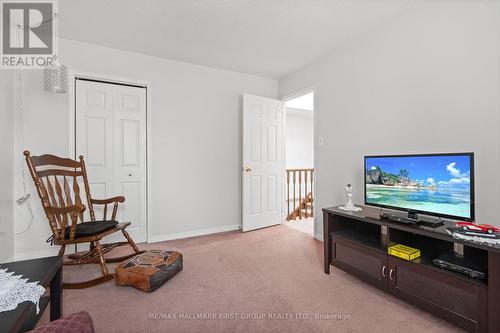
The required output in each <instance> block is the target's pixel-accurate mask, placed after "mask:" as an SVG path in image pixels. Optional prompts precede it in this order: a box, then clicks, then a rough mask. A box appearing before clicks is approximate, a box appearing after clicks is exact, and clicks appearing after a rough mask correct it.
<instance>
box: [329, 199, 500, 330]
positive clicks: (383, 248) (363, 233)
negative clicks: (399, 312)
mask: <svg viewBox="0 0 500 333" xmlns="http://www.w3.org/2000/svg"><path fill="white" fill-rule="evenodd" d="M361 207H362V208H363V210H362V211H361V212H346V211H343V210H341V209H339V208H337V207H332V208H325V209H323V237H324V251H325V252H324V269H325V273H326V274H330V265H333V266H335V267H337V268H340V269H342V270H343V271H346V272H348V273H349V274H351V275H353V276H355V277H357V278H359V279H361V280H363V281H365V282H367V283H370V284H372V285H374V286H376V287H378V288H380V289H383V290H385V291H387V292H389V293H390V294H392V295H394V296H396V297H398V298H401V299H404V300H405V301H407V302H409V303H411V304H413V305H415V306H417V307H419V308H421V309H423V310H426V311H429V312H431V313H433V314H434V315H436V316H439V317H441V318H443V319H446V320H448V321H450V322H452V323H454V324H456V325H458V326H460V327H462V328H464V329H466V330H468V331H471V332H491V333H494V332H495V333H496V332H500V246H497V245H496V246H488V245H484V244H479V243H473V242H468V241H461V240H457V239H454V238H453V237H451V235H449V234H448V232H447V231H446V229H447V227H450V226H453V225H454V223H453V222H446V224H445V225H444V226H441V227H438V228H431V227H426V226H411V225H404V224H398V223H394V222H390V221H387V220H382V219H380V218H379V212H380V209H377V208H373V207H366V206H361ZM396 243H398V244H404V245H408V246H412V247H415V248H418V249H420V251H421V257H420V259H416V260H414V261H406V260H403V259H399V258H397V257H394V256H391V255H389V254H388V253H387V247H388V246H389V245H391V244H396ZM454 243H459V244H462V245H463V255H464V257H466V258H469V259H472V260H482V261H484V264H485V265H487V267H488V274H487V279H485V280H478V279H474V278H470V277H468V276H465V275H462V274H459V273H455V272H452V271H448V270H444V269H442V268H439V267H437V266H435V265H434V264H433V263H432V260H433V259H435V258H437V257H438V256H439V255H441V254H445V253H451V252H453V251H454Z"/></svg>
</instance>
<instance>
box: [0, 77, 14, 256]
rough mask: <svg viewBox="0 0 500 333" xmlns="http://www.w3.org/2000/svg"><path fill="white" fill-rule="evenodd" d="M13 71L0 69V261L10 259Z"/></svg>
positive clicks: (11, 237)
mask: <svg viewBox="0 0 500 333" xmlns="http://www.w3.org/2000/svg"><path fill="white" fill-rule="evenodd" d="M13 82H14V72H13V71H11V70H8V71H7V70H2V71H0V135H1V139H0V156H1V157H0V188H1V190H0V262H3V261H8V260H9V259H11V257H12V255H13V250H14V242H13V226H14V225H13V223H12V222H13V220H12V217H13V197H12V174H13V169H12V149H13V144H14V143H13V130H12V127H13V119H14V118H13V117H14V113H13V107H14V88H13Z"/></svg>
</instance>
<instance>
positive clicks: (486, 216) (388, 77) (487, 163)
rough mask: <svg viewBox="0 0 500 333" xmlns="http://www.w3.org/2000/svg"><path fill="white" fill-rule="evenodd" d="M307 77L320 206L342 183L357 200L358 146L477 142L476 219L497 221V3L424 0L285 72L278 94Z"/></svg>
mask: <svg viewBox="0 0 500 333" xmlns="http://www.w3.org/2000/svg"><path fill="white" fill-rule="evenodd" d="M313 85H314V86H316V95H315V97H316V106H317V109H316V110H315V112H317V119H316V123H317V128H316V130H317V137H316V140H318V138H319V137H323V138H324V145H323V146H318V150H317V154H318V156H317V157H316V163H317V164H316V166H315V167H316V170H317V178H316V179H317V183H316V184H317V187H316V190H317V198H316V199H317V203H318V205H317V207H318V208H323V207H328V206H332V205H335V204H340V203H342V202H343V200H344V199H343V186H344V184H346V183H353V186H354V190H355V194H356V195H355V200H356V202H358V203H361V200H362V187H363V160H362V159H363V155H367V154H389V153H424V152H425V153H427V152H448V151H449V152H454V151H473V152H475V153H476V169H475V175H476V211H477V213H476V216H477V220H478V222H482V223H492V224H496V225H497V226H499V225H500V221H499V219H498V208H497V206H498V203H499V202H500V191H499V188H500V177H498V170H499V165H500V3H499V2H493V1H468V2H460V1H455V2H450V1H446V2H439V3H438V2H431V3H427V4H425V5H422V6H420V7H418V8H416V9H415V10H412V11H411V12H407V13H406V14H404V15H402V16H400V17H398V18H396V19H394V20H393V21H392V22H389V23H387V24H385V25H384V26H383V27H380V28H378V29H376V30H374V31H372V32H370V33H368V34H366V35H364V36H362V37H360V38H357V39H356V40H353V41H351V42H349V43H347V44H345V45H344V46H343V47H342V48H339V49H337V50H335V51H333V52H332V53H331V54H329V55H328V56H326V57H324V58H322V59H320V60H319V61H317V62H315V63H313V64H311V65H309V66H307V67H305V68H303V69H301V70H299V71H297V72H296V73H293V74H291V75H289V76H287V77H285V78H283V79H281V80H280V81H279V94H280V95H281V96H286V95H289V94H291V93H293V92H295V91H299V90H301V89H304V88H307V87H310V86H313ZM318 213H319V211H318ZM316 216H321V214H317V215H316ZM320 220H321V219H320V218H319V219H317V222H316V223H317V226H318V227H319V226H320V223H321V221H320ZM318 230H322V228H318Z"/></svg>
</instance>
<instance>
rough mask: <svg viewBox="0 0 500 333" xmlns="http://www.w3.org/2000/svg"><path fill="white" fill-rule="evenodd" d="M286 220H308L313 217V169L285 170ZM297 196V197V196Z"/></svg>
mask: <svg viewBox="0 0 500 333" xmlns="http://www.w3.org/2000/svg"><path fill="white" fill-rule="evenodd" d="M286 181H287V217H286V220H287V221H290V220H295V219H297V218H299V219H302V218H308V217H313V216H314V215H313V214H314V198H313V193H314V191H313V184H314V169H287V170H286ZM297 194H298V195H297Z"/></svg>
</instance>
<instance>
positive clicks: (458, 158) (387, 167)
mask: <svg viewBox="0 0 500 333" xmlns="http://www.w3.org/2000/svg"><path fill="white" fill-rule="evenodd" d="M470 162H471V161H470V157H469V156H464V155H449V156H417V157H415V156H414V157H375V158H367V159H366V170H371V169H374V168H375V167H377V166H378V167H380V169H382V171H384V172H387V173H392V174H396V175H398V174H399V170H400V169H406V170H408V171H409V178H410V179H411V180H413V181H417V182H420V183H425V184H437V185H441V186H454V185H468V184H469V183H470Z"/></svg>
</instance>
